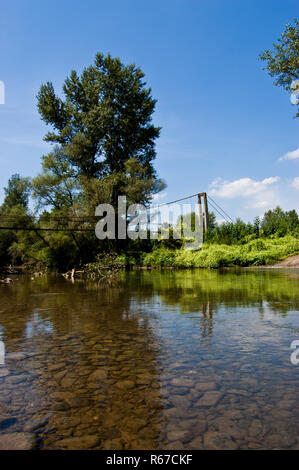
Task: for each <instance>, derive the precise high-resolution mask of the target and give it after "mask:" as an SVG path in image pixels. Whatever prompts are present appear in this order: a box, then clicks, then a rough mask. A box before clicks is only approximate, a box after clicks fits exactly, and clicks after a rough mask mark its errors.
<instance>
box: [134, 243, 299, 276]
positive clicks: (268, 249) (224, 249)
mask: <svg viewBox="0 0 299 470" xmlns="http://www.w3.org/2000/svg"><path fill="white" fill-rule="evenodd" d="M296 253H299V240H298V238H295V237H292V236H290V235H289V236H286V237H283V238H276V239H257V240H252V241H250V242H248V243H246V244H244V245H242V246H236V245H235V246H231V245H213V244H209V245H208V244H204V245H203V247H202V249H201V250H200V251H196V252H195V251H191V250H185V249H183V248H182V249H180V250H171V249H167V248H158V249H156V250H154V251H152V252H151V253H148V254H146V255H145V256H144V258H143V265H144V266H153V267H160V266H172V267H184V268H191V267H198V268H219V267H224V266H260V265H266V264H271V263H274V262H276V261H279V260H281V259H284V258H286V257H287V256H291V255H294V254H296Z"/></svg>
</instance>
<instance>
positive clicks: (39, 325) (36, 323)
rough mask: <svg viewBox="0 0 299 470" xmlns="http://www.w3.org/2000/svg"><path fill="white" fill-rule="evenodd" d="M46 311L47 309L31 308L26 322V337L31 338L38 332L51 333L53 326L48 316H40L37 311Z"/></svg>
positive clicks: (38, 333)
mask: <svg viewBox="0 0 299 470" xmlns="http://www.w3.org/2000/svg"><path fill="white" fill-rule="evenodd" d="M40 310H41V311H43V312H44V313H45V312H48V311H49V310H48V309H38V308H35V309H34V310H33V314H32V316H31V318H29V319H28V321H27V323H26V333H25V335H26V338H27V339H29V338H33V337H34V336H39V335H40V334H52V333H53V326H52V323H51V321H50V320H49V318H42V317H41V316H40V314H39V311H40Z"/></svg>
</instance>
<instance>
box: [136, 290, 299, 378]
mask: <svg viewBox="0 0 299 470" xmlns="http://www.w3.org/2000/svg"><path fill="white" fill-rule="evenodd" d="M195 303H196V302H195ZM279 306H283V307H284V309H283V312H281V313H280V312H279ZM292 307H293V305H292V302H290V306H289V308H290V310H288V302H277V305H275V308H276V310H273V305H272V304H271V303H270V302H267V301H260V302H256V303H253V305H251V306H244V305H243V306H240V305H235V306H234V305H229V306H228V305H225V304H223V303H222V302H217V301H216V302H215V303H214V304H213V305H211V303H210V302H209V301H207V302H202V301H199V300H198V305H195V304H194V299H193V301H192V306H190V310H189V312H188V305H187V304H184V305H183V308H182V307H181V306H180V305H167V304H166V302H165V299H164V298H163V297H161V296H160V295H157V294H153V296H152V297H151V298H147V299H140V298H139V297H137V298H134V297H133V298H132V299H131V302H130V310H131V312H135V313H137V312H138V313H139V315H140V321H142V318H143V317H144V315H145V316H146V317H147V318H148V319H149V320H150V327H151V329H152V331H153V332H154V335H155V336H156V337H157V338H159V340H160V341H161V342H162V344H164V346H165V351H166V356H167V357H168V359H169V360H170V362H171V361H173V360H177V359H180V360H181V361H182V362H184V361H186V362H189V363H190V364H191V363H192V365H193V366H195V367H196V365H197V366H198V369H199V370H200V364H201V361H203V360H204V361H205V360H210V359H213V360H221V361H222V363H223V370H224V371H225V370H226V371H227V373H229V372H231V373H232V370H231V369H230V364H231V363H233V362H235V363H238V364H240V365H242V366H243V367H247V368H248V370H255V371H259V373H260V374H262V373H263V370H268V371H269V370H270V369H272V368H273V372H272V373H273V375H275V367H277V366H281V365H282V364H283V365H284V366H286V365H287V367H288V369H289V372H290V373H292V367H293V366H292V365H291V363H290V354H291V352H292V350H291V349H290V344H291V342H292V341H293V340H294V339H299V312H298V311H296V310H293V309H292ZM298 370H299V367H298Z"/></svg>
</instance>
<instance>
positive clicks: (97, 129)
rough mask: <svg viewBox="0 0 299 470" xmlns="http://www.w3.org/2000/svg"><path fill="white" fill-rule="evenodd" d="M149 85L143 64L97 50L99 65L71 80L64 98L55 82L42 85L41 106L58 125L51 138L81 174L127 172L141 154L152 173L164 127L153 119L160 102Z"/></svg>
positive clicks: (44, 117)
mask: <svg viewBox="0 0 299 470" xmlns="http://www.w3.org/2000/svg"><path fill="white" fill-rule="evenodd" d="M145 85H146V84H145V82H144V74H143V72H142V71H141V69H140V68H139V67H136V66H135V65H128V66H125V65H123V64H122V63H121V61H120V59H119V58H113V57H111V56H110V55H109V54H108V55H107V56H104V55H103V54H100V53H99V54H97V55H96V58H95V61H94V65H91V66H89V67H87V68H86V69H84V70H83V72H82V74H81V75H78V74H77V72H76V71H74V70H73V71H72V72H71V74H70V76H69V77H67V78H66V80H65V82H64V85H63V96H64V98H63V99H62V98H60V97H59V96H58V95H56V94H55V91H54V87H53V84H52V83H51V82H48V83H46V84H43V85H42V86H41V87H40V90H39V93H38V95H37V99H38V110H39V113H40V115H41V118H42V120H43V121H45V122H46V123H47V124H49V125H51V126H52V128H53V131H52V132H49V133H48V134H47V135H46V136H45V140H46V141H48V142H54V143H58V144H59V145H61V146H62V147H63V149H64V154H65V155H66V156H67V158H68V159H69V162H70V163H71V164H72V165H73V166H74V167H75V168H76V170H77V172H78V174H79V175H81V176H85V177H88V178H99V177H101V176H103V175H107V174H111V173H113V172H122V171H124V170H125V162H126V161H127V160H129V159H131V158H135V159H136V160H137V161H138V162H139V163H141V164H142V166H143V167H144V168H145V169H146V172H147V174H148V175H149V176H150V177H152V176H153V175H155V170H154V168H153V165H152V162H153V160H154V158H155V156H156V151H155V141H156V139H157V138H158V136H159V133H160V128H159V127H155V126H154V125H153V123H152V114H153V112H154V109H155V105H156V100H154V99H153V98H152V96H151V89H150V88H146V86H145Z"/></svg>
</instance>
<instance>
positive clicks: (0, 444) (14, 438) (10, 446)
mask: <svg viewBox="0 0 299 470" xmlns="http://www.w3.org/2000/svg"><path fill="white" fill-rule="evenodd" d="M33 448H34V439H33V436H32V434H29V433H25V432H14V433H11V434H2V436H0V450H30V449H33Z"/></svg>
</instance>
